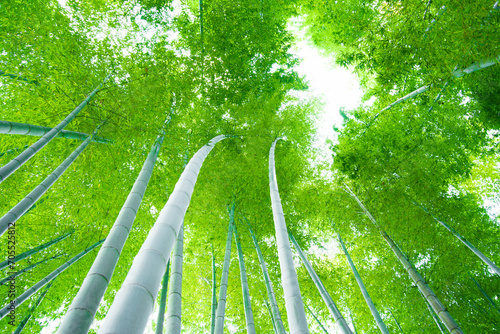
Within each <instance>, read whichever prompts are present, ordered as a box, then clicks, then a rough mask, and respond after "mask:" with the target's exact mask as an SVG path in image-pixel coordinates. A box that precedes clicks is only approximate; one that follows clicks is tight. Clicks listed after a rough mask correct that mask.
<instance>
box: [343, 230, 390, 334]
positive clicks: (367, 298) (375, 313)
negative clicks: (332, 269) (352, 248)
mask: <svg viewBox="0 0 500 334" xmlns="http://www.w3.org/2000/svg"><path fill="white" fill-rule="evenodd" d="M337 237H338V239H339V242H340V246H342V249H343V250H344V254H345V256H346V257H347V261H348V262H349V266H350V267H351V270H352V272H353V273H354V277H355V278H356V282H358V285H359V289H360V290H361V293H362V294H363V297H364V298H365V301H366V304H367V305H368V308H369V309H370V312H371V313H372V315H373V318H375V322H376V323H377V326H378V328H379V329H380V331H381V332H382V333H384V334H389V330H388V329H387V326H386V325H385V323H384V321H383V320H382V318H381V317H380V314H379V313H378V311H377V308H376V307H375V304H373V301H372V299H371V298H370V295H369V294H368V290H366V287H365V285H364V283H363V280H362V279H361V276H359V273H358V270H357V269H356V266H355V265H354V262H352V259H351V256H350V255H349V252H348V251H347V248H346V247H345V245H344V241H342V238H341V237H340V233H338V232H337Z"/></svg>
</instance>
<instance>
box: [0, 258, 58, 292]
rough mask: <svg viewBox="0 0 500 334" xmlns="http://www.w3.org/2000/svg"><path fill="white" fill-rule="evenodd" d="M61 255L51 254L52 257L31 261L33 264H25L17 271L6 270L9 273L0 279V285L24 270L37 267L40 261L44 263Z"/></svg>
mask: <svg viewBox="0 0 500 334" xmlns="http://www.w3.org/2000/svg"><path fill="white" fill-rule="evenodd" d="M61 256H62V255H55V256H52V257H48V258H45V259H43V260H41V261H38V262H36V263H33V264H31V265H29V266H27V267H25V268H23V269H21V270H18V271H16V272H15V273H11V271H9V272H8V274H10V276H7V277H5V278H4V279H2V280H1V281H0V285H4V284H5V283H7V282H9V281H11V280H13V279H15V278H16V277H18V276H20V275H22V274H24V273H25V272H27V271H30V270H31V269H33V268H35V267H37V266H38V265H40V264H42V263H45V262H47V261H49V260H53V259H57V258H59V257H61Z"/></svg>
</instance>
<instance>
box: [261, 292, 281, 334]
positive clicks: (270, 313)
mask: <svg viewBox="0 0 500 334" xmlns="http://www.w3.org/2000/svg"><path fill="white" fill-rule="evenodd" d="M262 299H263V300H264V304H266V308H267V310H268V311H269V317H270V318H271V322H272V324H273V330H274V333H275V334H278V330H277V329H276V323H275V322H274V317H273V311H271V306H270V305H269V301H268V300H267V299H266V298H264V296H263V297H262Z"/></svg>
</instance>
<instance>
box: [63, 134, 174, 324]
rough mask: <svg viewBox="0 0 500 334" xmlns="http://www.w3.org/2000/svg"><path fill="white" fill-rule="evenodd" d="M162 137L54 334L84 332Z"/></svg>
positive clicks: (92, 317) (106, 284)
mask: <svg viewBox="0 0 500 334" xmlns="http://www.w3.org/2000/svg"><path fill="white" fill-rule="evenodd" d="M164 135H165V132H164V131H163V130H162V133H161V134H160V135H159V136H158V137H157V138H156V141H155V143H154V144H153V146H152V148H151V150H150V152H149V154H148V156H147V158H146V161H145V162H144V164H143V166H142V169H141V172H140V173H139V176H138V177H137V179H136V180H135V182H134V185H133V187H132V189H131V190H130V193H129V195H128V197H127V200H126V201H125V203H124V204H123V206H122V208H121V210H120V213H119V214H118V217H117V218H116V220H115V223H114V224H113V227H112V228H111V230H110V232H109V234H108V237H107V240H106V242H105V243H104V245H103V246H102V248H101V249H100V250H99V253H98V254H97V257H96V258H95V260H94V263H93V264H92V267H91V268H90V270H89V272H88V273H87V276H86V277H85V279H84V281H83V283H82V286H81V288H80V290H79V291H78V293H77V295H76V296H75V298H74V299H73V301H72V303H71V305H70V307H69V308H68V310H67V311H66V314H65V315H64V317H63V319H62V322H61V325H60V326H59V328H58V330H57V333H58V334H62V333H65V334H86V333H88V331H89V329H90V326H91V325H92V321H93V320H94V317H95V314H96V312H97V309H98V308H99V304H100V303H101V300H102V297H103V296H104V293H105V292H106V289H107V288H108V285H109V282H110V281H111V278H112V276H113V272H114V270H115V267H116V264H117V262H118V259H119V257H120V253H121V251H122V249H123V246H124V245H125V242H126V241H127V238H128V235H129V233H130V230H131V229H132V225H133V223H134V220H135V216H136V214H137V211H138V210H139V206H140V204H141V201H142V198H143V196H144V193H145V191H146V188H147V185H148V182H149V179H150V177H151V174H152V173H153V168H154V165H155V162H156V160H157V158H158V154H159V152H160V147H161V144H162V143H163V138H164Z"/></svg>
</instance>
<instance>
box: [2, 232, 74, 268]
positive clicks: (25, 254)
mask: <svg viewBox="0 0 500 334" xmlns="http://www.w3.org/2000/svg"><path fill="white" fill-rule="evenodd" d="M73 232H75V230H71V231H69V232H68V233H65V234H63V235H61V236H59V237H57V238H55V239H53V240H50V241H48V242H46V243H44V244H41V245H40V246H37V247H35V248H32V249H30V250H28V251H26V252H23V253H21V254H19V255H17V256H15V257H14V258H12V259H7V260H5V261H2V262H1V263H0V270H2V269H4V268H6V267H7V266H9V265H12V264H14V263H16V262H19V261H21V260H23V259H25V258H27V257H28V256H31V255H33V254H36V253H38V252H40V251H41V250H44V249H46V248H48V247H50V246H52V245H53V244H56V243H58V242H59V241H62V240H64V239H66V238H67V237H69V236H70V235H71V234H73Z"/></svg>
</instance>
